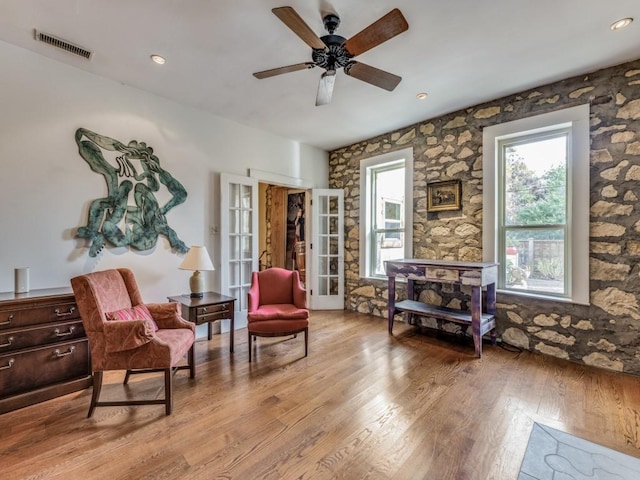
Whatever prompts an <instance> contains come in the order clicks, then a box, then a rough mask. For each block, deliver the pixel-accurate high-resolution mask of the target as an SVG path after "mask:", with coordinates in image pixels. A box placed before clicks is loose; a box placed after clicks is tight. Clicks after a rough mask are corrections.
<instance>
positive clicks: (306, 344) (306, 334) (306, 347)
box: [304, 328, 309, 357]
mask: <svg viewBox="0 0 640 480" xmlns="http://www.w3.org/2000/svg"><path fill="white" fill-rule="evenodd" d="M308 352H309V329H308V328H305V329H304V356H305V357H306V356H307V353H308Z"/></svg>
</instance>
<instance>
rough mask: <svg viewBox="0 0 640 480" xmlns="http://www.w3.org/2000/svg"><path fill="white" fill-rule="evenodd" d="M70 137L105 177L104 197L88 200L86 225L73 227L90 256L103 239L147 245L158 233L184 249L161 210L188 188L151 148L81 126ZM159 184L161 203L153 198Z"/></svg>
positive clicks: (145, 247)
mask: <svg viewBox="0 0 640 480" xmlns="http://www.w3.org/2000/svg"><path fill="white" fill-rule="evenodd" d="M75 138H76V143H77V144H78V150H79V153H80V156H81V157H82V158H84V159H85V160H86V162H87V163H88V164H89V167H90V168H91V170H93V171H94V172H96V173H99V174H100V175H102V176H104V179H105V181H106V182H107V196H106V197H104V198H98V199H96V200H93V201H92V202H91V205H90V207H89V219H88V222H87V225H86V226H83V227H79V228H78V233H77V236H78V237H80V238H86V239H87V240H89V241H90V242H91V245H90V247H89V256H90V257H95V256H96V255H97V254H98V253H99V252H100V251H101V250H102V249H103V248H104V246H105V242H109V243H111V244H112V245H114V246H116V247H127V246H128V247H131V248H135V249H137V250H141V251H143V250H149V249H151V248H153V247H154V246H155V245H156V242H157V241H158V236H159V235H165V236H166V237H167V239H168V240H169V244H170V245H171V248H173V249H174V250H175V251H177V252H180V253H186V252H187V250H189V249H188V247H187V246H186V245H185V244H184V242H183V241H182V240H180V239H179V238H178V235H177V234H176V232H175V231H174V230H173V229H172V228H171V227H169V225H168V224H167V219H166V217H165V215H166V214H167V212H168V211H169V210H171V209H172V208H173V207H175V206H177V205H180V204H181V203H183V202H184V201H185V200H186V198H187V191H186V190H185V188H184V187H183V186H182V184H181V183H180V182H178V181H177V180H176V179H175V178H173V176H172V175H171V174H170V173H169V172H167V171H166V170H164V169H163V168H162V167H161V166H160V160H159V159H158V157H156V156H155V155H153V149H152V148H151V147H149V146H147V145H146V144H145V143H144V142H137V141H135V140H131V141H130V142H129V143H128V144H127V145H125V144H123V143H121V142H119V141H118V140H115V139H113V138H109V137H106V136H104V135H99V134H97V133H95V132H92V131H90V130H87V129H85V128H79V129H78V130H76V136H75ZM103 152H104V154H103ZM111 152H113V153H111ZM105 155H106V156H107V157H108V158H109V159H110V160H111V161H108V160H107V159H106V158H105ZM136 165H138V168H136ZM161 184H162V185H164V187H166V189H167V191H168V193H169V194H170V196H171V198H170V199H169V201H168V202H167V203H165V204H164V205H163V206H160V204H159V202H158V199H157V198H156V193H157V192H159V191H160V189H161V188H162V187H161Z"/></svg>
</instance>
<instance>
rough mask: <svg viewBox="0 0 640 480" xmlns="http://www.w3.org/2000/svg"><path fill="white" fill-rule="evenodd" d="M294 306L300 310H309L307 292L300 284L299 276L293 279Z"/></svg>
mask: <svg viewBox="0 0 640 480" xmlns="http://www.w3.org/2000/svg"><path fill="white" fill-rule="evenodd" d="M297 273H298V272H296V274H297ZM293 304H294V305H295V306H296V307H298V308H307V291H306V290H305V289H304V287H303V286H302V284H301V283H300V277H299V275H294V277H293Z"/></svg>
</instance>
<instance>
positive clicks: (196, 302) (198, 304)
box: [167, 292, 236, 353]
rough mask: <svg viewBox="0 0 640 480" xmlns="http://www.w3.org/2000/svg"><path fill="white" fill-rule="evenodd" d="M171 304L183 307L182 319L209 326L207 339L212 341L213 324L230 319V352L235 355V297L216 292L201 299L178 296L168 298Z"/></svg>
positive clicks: (204, 295)
mask: <svg viewBox="0 0 640 480" xmlns="http://www.w3.org/2000/svg"><path fill="white" fill-rule="evenodd" d="M167 298H168V299H169V301H170V302H178V303H179V304H180V305H181V306H182V317H183V318H184V319H185V320H188V321H190V322H193V323H195V324H196V325H201V324H203V323H206V324H207V329H208V332H207V339H208V340H211V338H212V334H211V323H212V322H216V321H218V320H225V319H229V321H230V322H231V323H230V325H229V351H230V352H231V353H233V329H234V315H235V302H236V299H235V298H233V297H227V296H226V295H222V294H220V293H216V292H205V293H204V294H203V296H202V297H201V298H192V297H191V296H190V295H176V296H173V297H167Z"/></svg>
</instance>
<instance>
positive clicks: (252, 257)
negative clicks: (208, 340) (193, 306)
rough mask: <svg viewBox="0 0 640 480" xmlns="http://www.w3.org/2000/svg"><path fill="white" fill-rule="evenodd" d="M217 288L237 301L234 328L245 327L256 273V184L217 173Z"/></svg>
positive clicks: (243, 178) (249, 178) (254, 181)
mask: <svg viewBox="0 0 640 480" xmlns="http://www.w3.org/2000/svg"><path fill="white" fill-rule="evenodd" d="M220 236H221V238H220V250H221V258H220V265H221V266H220V285H221V287H222V293H223V294H225V295H229V296H232V297H235V299H236V316H235V324H236V328H242V327H244V326H246V320H247V293H248V292H249V288H250V287H251V273H252V272H253V271H257V270H258V181H257V180H256V179H254V178H251V177H242V176H239V175H231V174H226V173H222V174H220Z"/></svg>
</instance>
